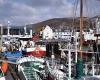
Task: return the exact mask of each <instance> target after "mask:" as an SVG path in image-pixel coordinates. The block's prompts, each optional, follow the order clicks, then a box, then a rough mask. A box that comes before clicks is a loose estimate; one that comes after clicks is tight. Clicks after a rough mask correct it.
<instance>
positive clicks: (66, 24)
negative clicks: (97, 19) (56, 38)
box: [27, 17, 93, 31]
mask: <svg viewBox="0 0 100 80" xmlns="http://www.w3.org/2000/svg"><path fill="white" fill-rule="evenodd" d="M79 23H80V21H79V18H75V19H74V21H73V19H72V18H54V19H50V20H46V21H43V22H40V23H36V24H29V25H27V27H30V28H32V29H33V31H40V30H42V29H43V28H44V27H45V26H46V25H49V26H51V27H52V28H54V29H57V28H62V26H63V28H72V27H74V28H76V27H77V29H78V28H79V26H80V24H79ZM86 27H93V26H92V25H91V19H88V18H86V17H84V28H86Z"/></svg>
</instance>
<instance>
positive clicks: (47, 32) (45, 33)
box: [42, 25, 54, 39]
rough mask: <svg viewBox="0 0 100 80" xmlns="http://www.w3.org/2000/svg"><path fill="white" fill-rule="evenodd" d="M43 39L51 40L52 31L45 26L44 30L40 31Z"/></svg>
mask: <svg viewBox="0 0 100 80" xmlns="http://www.w3.org/2000/svg"><path fill="white" fill-rule="evenodd" d="M42 35H43V39H53V36H54V34H53V30H52V29H51V28H50V27H49V26H48V25H46V27H45V29H44V30H43V31H42Z"/></svg>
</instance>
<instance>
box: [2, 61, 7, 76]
mask: <svg viewBox="0 0 100 80" xmlns="http://www.w3.org/2000/svg"><path fill="white" fill-rule="evenodd" d="M1 69H2V71H3V73H4V74H5V73H6V72H7V70H8V63H7V62H2V64H1Z"/></svg>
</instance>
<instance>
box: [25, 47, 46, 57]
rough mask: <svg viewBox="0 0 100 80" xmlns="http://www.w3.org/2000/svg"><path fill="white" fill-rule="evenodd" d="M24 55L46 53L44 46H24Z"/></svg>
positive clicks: (41, 55)
mask: <svg viewBox="0 0 100 80" xmlns="http://www.w3.org/2000/svg"><path fill="white" fill-rule="evenodd" d="M24 55H27V56H34V57H43V56H45V55H46V48H45V47H34V48H26V49H25V51H24Z"/></svg>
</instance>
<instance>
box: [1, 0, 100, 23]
mask: <svg viewBox="0 0 100 80" xmlns="http://www.w3.org/2000/svg"><path fill="white" fill-rule="evenodd" d="M83 1H86V2H84V4H85V8H84V15H85V16H86V15H87V16H90V15H92V16H93V15H100V1H98V0H97V1H96V0H83ZM90 4H91V5H90ZM73 7H74V0H0V23H1V24H3V25H5V24H7V21H8V20H9V21H10V22H11V24H12V25H25V24H30V23H37V22H41V21H44V20H48V19H52V18H62V17H72V16H73ZM77 16H79V5H78V8H77Z"/></svg>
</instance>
